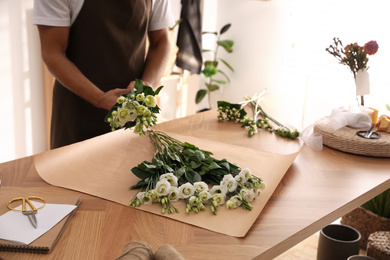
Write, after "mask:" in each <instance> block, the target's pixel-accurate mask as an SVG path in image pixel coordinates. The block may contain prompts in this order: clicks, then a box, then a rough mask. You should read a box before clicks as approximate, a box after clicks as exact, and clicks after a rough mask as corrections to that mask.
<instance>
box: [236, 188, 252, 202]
mask: <svg viewBox="0 0 390 260" xmlns="http://www.w3.org/2000/svg"><path fill="white" fill-rule="evenodd" d="M240 194H241V196H242V198H243V199H244V200H246V201H249V202H252V201H253V200H254V199H255V196H256V194H255V192H254V191H253V189H250V190H247V189H242V190H241V191H240Z"/></svg>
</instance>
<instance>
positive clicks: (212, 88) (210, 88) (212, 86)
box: [206, 83, 219, 92]
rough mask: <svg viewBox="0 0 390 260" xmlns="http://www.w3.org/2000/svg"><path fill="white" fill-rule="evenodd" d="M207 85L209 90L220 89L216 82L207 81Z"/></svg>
mask: <svg viewBox="0 0 390 260" xmlns="http://www.w3.org/2000/svg"><path fill="white" fill-rule="evenodd" d="M206 87H207V89H208V90H209V92H213V91H216V90H218V89H219V86H218V85H216V84H208V83H206Z"/></svg>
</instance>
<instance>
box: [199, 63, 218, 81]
mask: <svg viewBox="0 0 390 260" xmlns="http://www.w3.org/2000/svg"><path fill="white" fill-rule="evenodd" d="M202 73H203V75H204V76H205V77H206V78H210V77H212V76H214V75H215V74H217V73H218V69H217V68H216V67H215V66H213V65H207V66H205V68H204V69H203V71H202Z"/></svg>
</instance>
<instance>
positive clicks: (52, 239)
mask: <svg viewBox="0 0 390 260" xmlns="http://www.w3.org/2000/svg"><path fill="white" fill-rule="evenodd" d="M45 199H46V201H47V202H48V203H53V204H71V205H76V206H78V205H80V203H81V200H80V197H79V196H71V197H50V198H49V197H45ZM75 211H76V209H75V210H73V211H72V212H71V213H70V214H68V215H67V216H66V217H65V218H63V219H62V220H61V221H60V222H58V223H57V224H56V225H55V226H54V227H53V228H52V229H50V230H49V231H48V232H46V233H45V234H43V235H42V236H40V237H39V238H37V239H36V240H34V241H33V242H32V243H30V244H29V245H23V244H19V243H15V242H11V241H7V240H3V239H0V251H9V252H24V253H37V254H48V253H50V252H51V250H52V249H53V247H54V246H55V244H56V243H57V241H58V239H59V238H60V236H61V234H62V233H63V231H64V230H65V228H66V226H67V224H68V223H69V221H70V219H71V218H72V216H73V215H74V213H75ZM5 212H7V209H4V208H3V207H2V208H1V209H0V215H1V214H4V213H5ZM26 221H27V220H26Z"/></svg>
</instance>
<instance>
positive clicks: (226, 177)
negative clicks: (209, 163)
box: [221, 174, 233, 183]
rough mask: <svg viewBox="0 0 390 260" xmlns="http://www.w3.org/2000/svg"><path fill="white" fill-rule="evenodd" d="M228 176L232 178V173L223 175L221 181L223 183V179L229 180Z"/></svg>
mask: <svg viewBox="0 0 390 260" xmlns="http://www.w3.org/2000/svg"><path fill="white" fill-rule="evenodd" d="M230 178H233V175H231V174H226V175H224V176H223V179H222V181H221V182H223V183H225V181H227V180H229V179H230Z"/></svg>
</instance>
